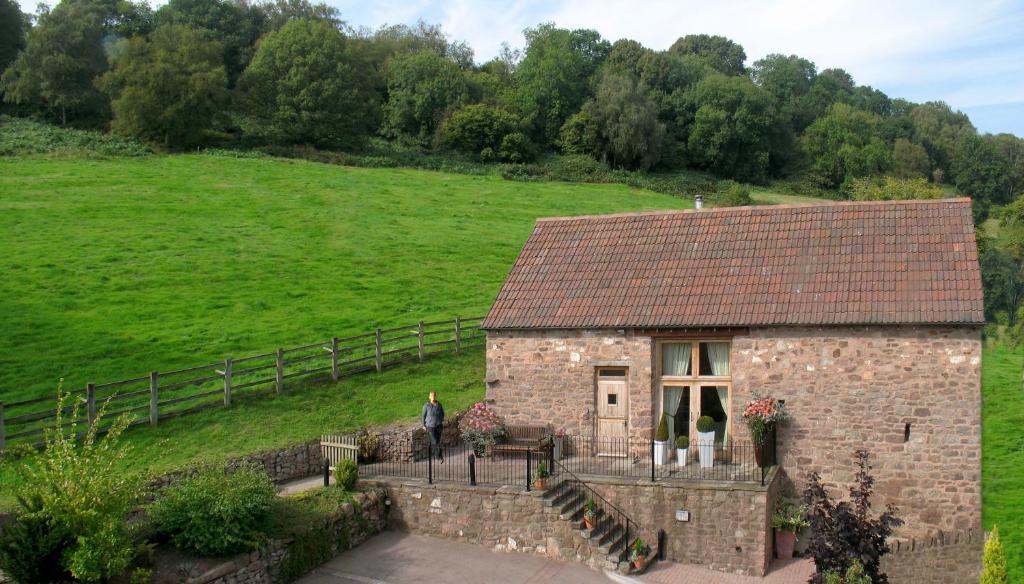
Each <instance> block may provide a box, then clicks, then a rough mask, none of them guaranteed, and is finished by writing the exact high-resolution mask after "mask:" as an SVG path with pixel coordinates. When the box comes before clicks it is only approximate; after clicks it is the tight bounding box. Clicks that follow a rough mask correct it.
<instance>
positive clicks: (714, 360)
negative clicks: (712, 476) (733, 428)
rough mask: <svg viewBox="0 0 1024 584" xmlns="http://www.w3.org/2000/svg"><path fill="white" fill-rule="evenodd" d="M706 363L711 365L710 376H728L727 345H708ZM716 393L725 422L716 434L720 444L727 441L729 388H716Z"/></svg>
mask: <svg viewBox="0 0 1024 584" xmlns="http://www.w3.org/2000/svg"><path fill="white" fill-rule="evenodd" d="M707 348H708V361H709V362H710V363H711V374H712V375H722V376H725V375H728V374H729V343H708V344H707ZM715 389H716V390H717V391H718V403H719V404H721V406H722V411H723V412H725V415H726V420H723V421H722V422H721V425H720V426H719V428H718V432H716V434H717V435H718V436H721V438H722V442H727V441H728V440H729V436H728V431H729V430H728V429H729V422H728V416H729V415H730V412H729V388H728V387H716V388H715Z"/></svg>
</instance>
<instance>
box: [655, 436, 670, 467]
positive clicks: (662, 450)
mask: <svg viewBox="0 0 1024 584" xmlns="http://www.w3.org/2000/svg"><path fill="white" fill-rule="evenodd" d="M654 464H658V465H662V464H668V440H665V441H664V442H662V441H661V440H655V441H654Z"/></svg>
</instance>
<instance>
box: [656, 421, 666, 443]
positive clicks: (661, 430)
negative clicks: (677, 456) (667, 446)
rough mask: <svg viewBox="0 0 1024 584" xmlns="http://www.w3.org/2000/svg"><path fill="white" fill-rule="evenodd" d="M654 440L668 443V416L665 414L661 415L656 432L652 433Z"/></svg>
mask: <svg viewBox="0 0 1024 584" xmlns="http://www.w3.org/2000/svg"><path fill="white" fill-rule="evenodd" d="M654 439H655V440H657V441H658V442H668V416H666V415H665V414H662V415H661V421H660V422H658V430H657V431H656V432H655V433H654Z"/></svg>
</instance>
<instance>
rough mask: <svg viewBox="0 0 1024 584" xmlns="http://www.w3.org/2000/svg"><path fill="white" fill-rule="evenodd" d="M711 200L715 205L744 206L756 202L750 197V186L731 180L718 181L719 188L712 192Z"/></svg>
mask: <svg viewBox="0 0 1024 584" xmlns="http://www.w3.org/2000/svg"><path fill="white" fill-rule="evenodd" d="M709 202H710V203H711V204H712V205H714V206H715V207H742V206H745V205H753V204H754V201H753V199H751V198H750V187H749V186H747V185H745V184H741V183H738V182H736V181H731V180H727V181H722V182H720V183H718V189H717V190H716V191H715V192H713V193H712V194H711V197H710V201H709Z"/></svg>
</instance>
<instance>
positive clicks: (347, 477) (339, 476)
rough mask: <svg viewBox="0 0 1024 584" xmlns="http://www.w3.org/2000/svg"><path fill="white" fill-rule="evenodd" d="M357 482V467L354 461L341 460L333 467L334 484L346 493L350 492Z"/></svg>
mask: <svg viewBox="0 0 1024 584" xmlns="http://www.w3.org/2000/svg"><path fill="white" fill-rule="evenodd" d="M358 480H359V465H358V464H356V462H355V461H354V460H347V459H346V460H343V461H341V462H340V463H338V465H337V466H335V467H334V482H335V484H337V485H338V486H339V487H341V488H343V489H345V490H346V491H351V490H352V487H354V486H356V481H358Z"/></svg>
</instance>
